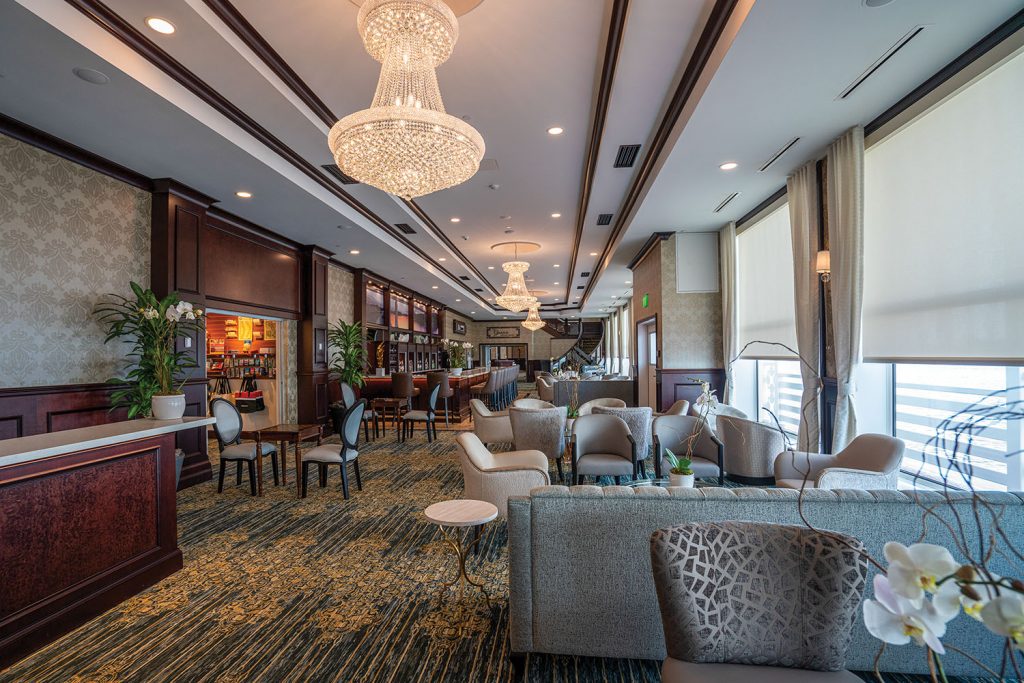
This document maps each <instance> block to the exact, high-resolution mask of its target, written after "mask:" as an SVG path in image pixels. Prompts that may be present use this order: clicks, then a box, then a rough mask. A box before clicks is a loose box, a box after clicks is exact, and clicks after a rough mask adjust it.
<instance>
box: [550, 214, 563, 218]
mask: <svg viewBox="0 0 1024 683" xmlns="http://www.w3.org/2000/svg"><path fill="white" fill-rule="evenodd" d="M551 217H552V218H561V217H562V214H560V213H553V214H551Z"/></svg>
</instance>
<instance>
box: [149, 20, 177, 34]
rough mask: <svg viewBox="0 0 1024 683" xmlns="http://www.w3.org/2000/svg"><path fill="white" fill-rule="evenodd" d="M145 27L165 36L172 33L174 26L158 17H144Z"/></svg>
mask: <svg viewBox="0 0 1024 683" xmlns="http://www.w3.org/2000/svg"><path fill="white" fill-rule="evenodd" d="M146 26H148V27H150V28H151V29H153V30H154V31H156V32H157V33H163V34H164V35H165V36H169V35H171V34H172V33H174V24H172V23H171V22H169V21H167V20H166V19H161V18H160V17H146Z"/></svg>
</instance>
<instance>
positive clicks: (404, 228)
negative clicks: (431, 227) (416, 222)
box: [395, 223, 416, 235]
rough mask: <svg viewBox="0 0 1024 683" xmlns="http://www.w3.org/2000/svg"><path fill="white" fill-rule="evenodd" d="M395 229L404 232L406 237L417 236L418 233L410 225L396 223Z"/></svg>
mask: <svg viewBox="0 0 1024 683" xmlns="http://www.w3.org/2000/svg"><path fill="white" fill-rule="evenodd" d="M395 227H396V228H398V229H399V230H401V231H402V232H404V233H405V234H406V235H415V234H416V231H415V230H413V229H412V226H411V225H409V224H408V223H395Z"/></svg>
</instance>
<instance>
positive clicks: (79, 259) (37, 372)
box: [0, 135, 151, 387]
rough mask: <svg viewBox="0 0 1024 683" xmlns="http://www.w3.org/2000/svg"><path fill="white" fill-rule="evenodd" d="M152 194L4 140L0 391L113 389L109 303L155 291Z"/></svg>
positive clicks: (115, 353)
mask: <svg viewBox="0 0 1024 683" xmlns="http://www.w3.org/2000/svg"><path fill="white" fill-rule="evenodd" d="M150 202H151V198H150V194H149V193H148V192H145V191H144V190H140V189H138V188H134V187H131V186H130V185H126V184H124V183H122V182H120V181H117V180H114V179H112V178H109V177H107V176H105V175H103V174H101V173H97V172H95V171H92V170H90V169H87V168H85V167H83V166H79V165H77V164H75V163H72V162H70V161H67V160H65V159H61V158H60V157H57V156H54V155H52V154H49V153H48V152H44V151H42V150H39V149H36V148H35V147H32V146H30V145H26V144H24V143H22V142H19V141H17V140H14V139H12V138H9V137H6V136H4V135H0V244H2V245H3V248H2V249H0V339H2V340H3V342H2V343H3V353H0V387H23V386H38V385H50V384H78V383H91V382H104V381H106V380H107V379H109V378H110V377H113V376H115V375H117V374H118V373H119V372H120V371H121V369H122V368H123V359H124V354H125V349H124V347H123V346H122V345H120V344H117V343H115V342H111V343H110V344H107V345H104V344H103V338H104V331H103V329H102V328H101V327H100V325H99V324H98V323H97V322H96V321H95V320H94V319H93V317H92V315H91V311H92V309H93V307H94V306H95V305H96V303H97V301H98V300H99V299H100V297H101V295H103V294H105V293H108V292H115V293H122V294H128V293H129V289H128V282H129V281H130V280H134V281H136V282H139V283H140V284H142V285H144V286H148V285H149V249H150V211H151V206H150Z"/></svg>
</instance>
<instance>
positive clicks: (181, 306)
mask: <svg viewBox="0 0 1024 683" xmlns="http://www.w3.org/2000/svg"><path fill="white" fill-rule="evenodd" d="M175 308H177V309H178V313H181V314H185V313H187V312H188V311H191V310H192V304H190V303H189V302H187V301H179V302H178V305H177V306H175Z"/></svg>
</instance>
